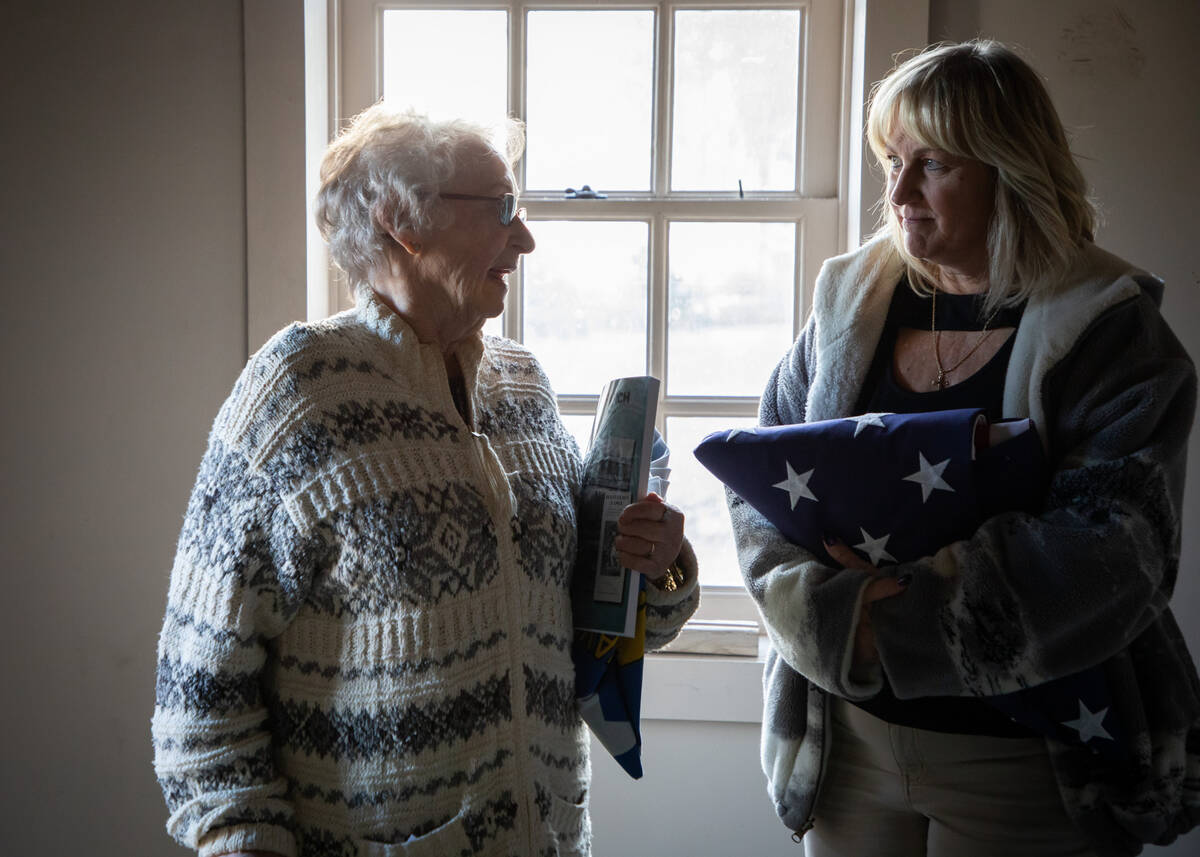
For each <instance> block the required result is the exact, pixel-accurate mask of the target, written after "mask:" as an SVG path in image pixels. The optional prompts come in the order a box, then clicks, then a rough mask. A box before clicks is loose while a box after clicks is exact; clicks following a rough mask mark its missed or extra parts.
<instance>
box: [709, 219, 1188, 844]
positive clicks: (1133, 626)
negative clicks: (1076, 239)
mask: <svg viewBox="0 0 1200 857" xmlns="http://www.w3.org/2000/svg"><path fill="white" fill-rule="evenodd" d="M900 275H901V263H900V261H899V259H898V257H897V256H896V254H895V252H894V251H893V250H892V249H891V247H890V245H889V244H888V243H887V242H886V241H884V240H878V239H877V240H874V241H872V242H870V243H868V244H867V245H865V246H863V247H862V248H860V249H858V250H856V251H853V252H851V253H848V254H846V255H844V256H839V257H837V258H834V259H830V260H829V261H827V262H826V263H825V265H824V266H823V268H822V270H821V273H820V275H819V276H818V279H817V286H816V293H815V296H814V304H813V310H812V312H811V314H810V316H809V318H808V321H807V323H806V325H805V328H804V331H803V333H802V334H801V336H800V338H799V339H798V340H797V341H796V343H795V344H794V345H793V347H792V348H791V350H790V351H789V352H788V354H787V355H786V356H785V357H784V359H783V360H782V361H781V362H780V364H779V366H778V367H777V368H776V369H775V371H774V373H773V374H772V376H771V378H770V381H769V382H768V384H767V388H766V391H765V393H764V394H763V397H762V403H761V407H760V422H761V423H762V424H763V425H784V424H792V423H800V422H806V421H816V420H824V419H833V418H838V417H845V416H849V415H851V414H852V413H853V408H854V406H855V403H856V401H857V399H858V396H859V393H860V390H861V388H862V384H863V380H864V378H865V376H866V373H867V369H868V368H869V366H870V363H871V359H872V357H873V355H874V352H875V348H876V344H877V343H878V341H879V338H880V334H881V332H882V330H883V325H884V320H885V318H886V316H887V310H888V305H889V303H890V301H891V298H892V293H893V291H894V289H895V287H896V284H897V282H898V281H899V279H900ZM1161 294H1162V283H1161V282H1160V281H1158V280H1157V279H1155V278H1154V277H1151V276H1149V275H1148V274H1145V273H1144V272H1141V271H1139V270H1137V269H1135V268H1133V267H1132V266H1131V265H1129V264H1128V263H1126V262H1124V261H1122V260H1120V259H1118V258H1116V257H1115V256H1112V255H1110V254H1108V253H1106V252H1104V251H1102V250H1100V249H1099V248H1096V247H1094V246H1091V245H1089V246H1088V247H1087V248H1085V250H1083V251H1082V253H1081V254H1080V258H1079V260H1078V262H1077V267H1076V274H1075V276H1074V277H1073V278H1072V279H1071V281H1069V282H1064V283H1062V284H1061V285H1060V286H1059V287H1058V288H1055V289H1053V290H1048V291H1045V292H1043V293H1040V294H1038V295H1036V296H1034V297H1033V298H1031V299H1030V301H1029V303H1028V305H1027V307H1026V310H1025V314H1024V316H1023V318H1022V321H1021V324H1020V327H1019V328H1018V330H1017V333H1016V335H1015V339H1014V342H1013V352H1012V358H1011V360H1010V363H1009V367H1008V373H1007V376H1006V379H1005V388H1004V412H1005V413H1004V416H1005V417H1010V418H1015V417H1030V418H1032V419H1033V421H1034V423H1035V425H1036V426H1037V428H1038V430H1039V432H1040V434H1041V437H1042V439H1043V442H1044V444H1045V446H1046V452H1047V455H1048V459H1049V461H1050V464H1051V469H1052V474H1053V475H1052V479H1051V483H1050V488H1049V491H1048V495H1047V498H1046V502H1045V506H1044V508H1043V509H1042V511H1041V514H1039V515H1037V516H1033V515H1029V514H1025V513H1018V512H1012V513H1005V514H1001V515H998V516H996V517H994V518H992V519H989V520H988V521H986V522H985V523H984V524H983V525H982V526H981V527H980V528H979V529H978V531H977V532H976V533H975V534H974V535H973V536H972V537H971V538H970V539H967V540H964V541H960V542H956V543H953V544H950V545H947V546H945V547H944V548H942V549H941V550H939V551H938V552H937V553H936V554H935V555H934V556H931V557H925V558H923V559H920V560H917V561H915V562H912V563H907V564H905V565H903V566H901V567H899V568H897V569H896V570H895V572H896V574H902V573H905V572H908V573H911V574H912V575H913V582H912V584H911V585H910V586H909V587H908V589H907V591H906V592H905V593H904V594H902V595H900V596H897V597H895V598H890V599H885V600H884V601H881V602H878V603H876V604H875V605H874V606H873V607H872V612H871V619H872V623H873V625H874V627H875V633H876V638H877V643H878V647H879V652H880V658H881V662H882V671H883V672H886V674H887V677H888V679H889V681H890V682H891V685H892V687H893V689H894V691H895V693H896V695H897V696H899V697H900V698H914V697H922V696H987V695H994V694H1001V693H1008V692H1012V691H1015V690H1019V689H1021V688H1025V687H1030V686H1035V685H1038V684H1041V683H1043V682H1045V681H1048V680H1050V679H1054V678H1058V677H1061V676H1064V675H1069V674H1071V673H1075V672H1078V671H1080V670H1082V669H1085V668H1087V667H1091V666H1093V665H1096V664H1101V663H1103V664H1104V665H1105V672H1106V675H1107V678H1108V681H1109V684H1110V686H1111V688H1112V689H1113V694H1114V697H1116V701H1115V702H1114V705H1116V706H1117V707H1118V708H1119V709H1120V714H1121V716H1122V720H1123V722H1125V723H1127V724H1134V727H1133V731H1134V732H1135V734H1136V739H1135V741H1134V745H1135V756H1136V758H1135V761H1134V763H1132V764H1126V765H1124V766H1119V765H1117V764H1116V763H1113V762H1112V761H1109V760H1106V759H1104V758H1100V757H1098V756H1096V755H1093V754H1092V753H1090V752H1089V751H1088V750H1087V748H1086V747H1085V746H1082V745H1080V746H1066V745H1063V744H1059V743H1056V742H1054V741H1050V740H1048V741H1047V746H1048V752H1049V755H1050V758H1051V762H1052V764H1053V767H1054V770H1055V774H1056V776H1057V778H1058V782H1059V787H1060V793H1061V795H1062V798H1063V803H1064V805H1065V807H1066V809H1067V811H1068V812H1069V813H1070V815H1071V816H1072V818H1073V819H1074V820H1075V821H1076V823H1077V824H1078V825H1079V827H1080V828H1081V829H1082V830H1084V831H1085V832H1086V833H1087V834H1089V836H1090V837H1091V838H1092V839H1093V841H1094V843H1095V847H1096V849H1097V850H1098V852H1099V853H1101V854H1106V855H1107V854H1111V855H1128V854H1136V853H1138V852H1139V851H1140V850H1141V843H1143V842H1155V843H1165V842H1169V841H1171V840H1172V839H1174V838H1175V837H1176V836H1178V835H1179V834H1180V833H1183V832H1185V831H1187V830H1189V829H1191V828H1192V827H1193V826H1194V825H1195V824H1196V823H1197V821H1200V681H1198V680H1197V676H1196V671H1195V667H1194V666H1193V664H1192V660H1191V658H1190V657H1189V655H1188V652H1187V648H1186V645H1185V643H1184V640H1183V638H1182V636H1181V634H1180V632H1179V629H1178V626H1177V625H1176V623H1175V620H1174V617H1173V616H1172V614H1171V611H1170V609H1169V608H1168V606H1167V602H1168V600H1169V599H1170V596H1171V592H1172V590H1173V588H1174V585H1175V579H1176V575H1177V572H1178V566H1179V545H1180V529H1181V524H1180V515H1181V509H1182V503H1183V478H1184V470H1185V467H1184V465H1185V455H1186V449H1187V437H1188V432H1189V430H1190V428H1191V424H1192V416H1193V411H1194V409H1195V401H1196V375H1195V370H1194V367H1193V365H1192V362H1191V361H1190V360H1189V358H1188V356H1187V354H1186V352H1185V351H1184V349H1183V347H1182V346H1181V345H1180V343H1179V342H1178V340H1177V339H1176V338H1175V337H1174V335H1173V334H1172V333H1171V331H1170V329H1169V328H1168V327H1167V325H1166V323H1165V322H1164V320H1163V318H1162V316H1161V315H1160V314H1159V311H1158V308H1157V304H1158V302H1159V300H1160V299H1161ZM729 500H730V514H731V516H732V519H733V527H734V533H735V538H736V541H737V548H738V558H739V562H740V564H741V568H742V572H743V575H744V577H745V581H746V586H747V588H748V589H749V591H750V593H751V595H752V596H753V597H754V599H755V601H756V602H757V604H758V607H759V610H760V611H761V613H762V616H763V618H764V621H765V623H766V627H767V631H768V635H769V638H770V642H771V652H770V655H769V657H768V661H767V667H766V670H765V673H764V679H763V682H764V695H765V711H764V718H763V731H762V760H763V769H764V772H765V773H766V775H767V779H768V784H769V791H770V794H771V797H772V799H773V800H774V802H775V805H776V809H777V811H778V812H779V815H780V817H781V818H782V820H783V822H784V824H786V825H787V826H788V827H789V828H791V829H792V830H794V831H799V832H801V833H803V832H804V831H805V830H807V829H808V828H809V827H811V825H812V813H813V807H814V806H815V804H816V798H817V792H818V789H819V785H820V780H821V774H822V769H823V764H824V760H825V758H827V756H828V752H829V747H828V741H827V740H826V736H827V735H829V729H828V710H829V706H828V694H836V695H838V696H841V697H844V698H847V699H866V698H870V697H871V696H873V695H874V694H876V693H878V692H879V690H880V688H881V686H882V673H880V672H879V671H878V670H877V671H876V673H875V674H874V675H873V676H869V677H866V678H864V677H861V676H857V677H856V678H855V679H852V678H851V676H850V670H849V668H850V660H851V652H852V644H853V636H854V635H853V630H854V628H855V626H856V624H857V622H858V618H859V612H860V610H861V595H862V591H863V588H864V587H865V586H866V584H867V583H868V582H869V578H868V575H867V573H866V572H863V571H861V570H854V569H833V568H830V567H828V566H825V565H823V564H822V563H821V562H819V561H818V560H817V559H816V558H815V557H814V556H813V555H812V554H809V553H808V552H806V551H805V550H803V549H802V548H799V547H797V546H796V545H794V544H791V543H790V542H788V541H787V540H786V539H784V537H783V536H782V535H781V534H780V533H779V531H778V530H776V529H775V528H774V527H772V526H771V525H770V524H769V523H768V522H767V521H766V520H765V519H764V518H763V517H762V516H761V515H760V514H759V513H758V512H756V511H755V510H754V509H753V508H752V507H751V506H750V505H749V504H747V503H744V502H742V501H741V500H740V499H739V498H737V497H736V495H733V494H732V493H730V494H729Z"/></svg>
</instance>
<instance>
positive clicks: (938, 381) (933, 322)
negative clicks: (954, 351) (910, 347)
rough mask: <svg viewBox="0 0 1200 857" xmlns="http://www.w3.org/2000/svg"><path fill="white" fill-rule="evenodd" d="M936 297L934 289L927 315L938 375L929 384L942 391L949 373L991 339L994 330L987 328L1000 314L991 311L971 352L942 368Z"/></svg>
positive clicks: (936, 292) (997, 308) (996, 310)
mask: <svg viewBox="0 0 1200 857" xmlns="http://www.w3.org/2000/svg"><path fill="white" fill-rule="evenodd" d="M937 295H938V290H937V288H936V287H935V288H934V290H933V305H932V308H931V310H930V315H929V331H930V333H932V334H933V362H934V363H936V364H937V370H938V373H937V377H936V378H934V379H933V380H932V381H930V382H929V383H930V384H932V385H933V386H934V387H937V388H938V389H939V390H944V389H946V387H947V384H946V376H947V375H949V374H950V373H951V372H953V371H954V370H955V369H957V368H958V367H959V366H961V365H963V364H964V363H966V362H967V358H969V357H970V356H971V355H972V354H974V353H975V352H976V351H978V350H979V346H981V345H983V343H985V342H987V341H988V338H989V337H991V335H992V334H993V333H995V332H996V331H995V330H988V328H989V327H990V326H991V324H992V322H993V321H994V320H995V319H996V313H998V312H1000V308H999V307H996V309H994V310H992V314H991V315H989V316H988V317H987V321H985V322H984V323H983V336H981V337H979V341H978V342H976V343H975V345H974V346H972V347H971V350H970V351H968V352H967V353H966V354H964V355H963V356H962V357H961V358H960V359H959V361H958V362H957V363H955V364H954V365H953V366H950V367H947V368H943V367H942V355H941V354H940V353H939V351H938V340H939V337H940V336H941V333H942V332H941V331H940V330H938V329H937Z"/></svg>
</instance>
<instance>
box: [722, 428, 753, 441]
mask: <svg viewBox="0 0 1200 857" xmlns="http://www.w3.org/2000/svg"><path fill="white" fill-rule="evenodd" d="M739 434H758V429H757V428H735V429H730V430H729V434H727V435H725V439H726V440H733V439H734V438H735V437H737V436H738V435H739Z"/></svg>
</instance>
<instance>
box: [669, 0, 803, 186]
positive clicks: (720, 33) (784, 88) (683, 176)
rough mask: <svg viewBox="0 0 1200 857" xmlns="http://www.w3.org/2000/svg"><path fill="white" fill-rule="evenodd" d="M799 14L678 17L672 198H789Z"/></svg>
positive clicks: (754, 12) (793, 155)
mask: <svg viewBox="0 0 1200 857" xmlns="http://www.w3.org/2000/svg"><path fill="white" fill-rule="evenodd" d="M799 72H800V12H799V11H798V10H795V9H790V10H788V9H755V10H742V11H729V10H691V11H681V12H676V13H675V110H674V117H673V118H674V123H673V132H672V139H673V140H674V144H673V145H672V147H671V158H672V167H671V188H672V189H673V190H737V187H738V180H739V179H741V181H742V187H743V188H744V189H745V190H792V189H793V188H794V187H795V184H796V125H797V121H796V119H797V117H796V104H797V89H796V87H797V85H798V81H799Z"/></svg>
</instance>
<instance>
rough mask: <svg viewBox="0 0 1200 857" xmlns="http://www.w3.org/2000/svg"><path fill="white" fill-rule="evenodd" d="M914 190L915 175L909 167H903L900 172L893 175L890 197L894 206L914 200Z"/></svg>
mask: <svg viewBox="0 0 1200 857" xmlns="http://www.w3.org/2000/svg"><path fill="white" fill-rule="evenodd" d="M913 190H914V183H913V175H912V172H911V171H910V170H909V168H908V167H901V168H900V170H899V171H898V172H895V173H892V191H891V194H890V195H889V199H891V201H892V205H904V203H905V202H907V201H909V200H911V199H912V197H913Z"/></svg>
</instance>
